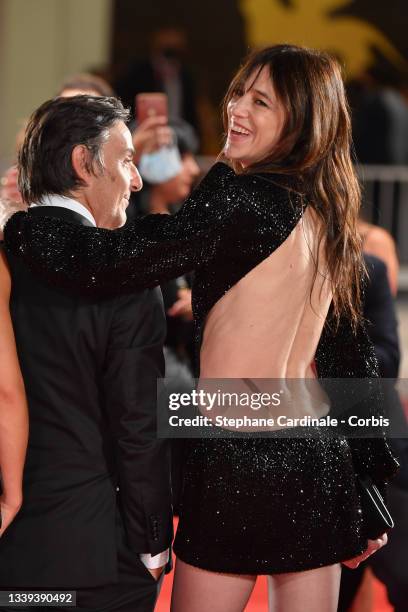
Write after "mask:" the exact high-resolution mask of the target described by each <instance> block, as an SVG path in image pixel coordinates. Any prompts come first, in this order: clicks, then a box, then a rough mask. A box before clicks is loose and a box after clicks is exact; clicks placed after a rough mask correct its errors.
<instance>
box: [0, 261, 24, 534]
mask: <svg viewBox="0 0 408 612" xmlns="http://www.w3.org/2000/svg"><path fill="white" fill-rule="evenodd" d="M0 297H1V300H0V329H1V335H0V372H1V375H0V473H1V485H2V486H1V495H0V517H1V522H0V537H1V536H2V535H3V534H4V532H5V531H6V529H7V528H8V527H9V525H10V523H11V522H12V521H13V519H14V518H15V516H16V514H17V513H18V511H19V510H20V507H21V503H22V495H23V494H22V480H23V467H24V459H25V454H26V448H27V434H28V412H27V402H26V397H25V392H24V383H23V379H22V376H21V372H20V368H19V365H18V359H17V352H16V346H15V341H14V334H13V328H12V326H11V321H10V313H9V308H8V304H9V298H10V275H9V272H8V268H7V264H6V260H5V257H4V253H3V252H2V251H1V250H0Z"/></svg>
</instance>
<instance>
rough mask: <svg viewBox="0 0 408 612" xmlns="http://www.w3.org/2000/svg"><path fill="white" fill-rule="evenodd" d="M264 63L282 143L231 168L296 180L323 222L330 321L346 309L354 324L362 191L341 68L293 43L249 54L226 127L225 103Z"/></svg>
mask: <svg viewBox="0 0 408 612" xmlns="http://www.w3.org/2000/svg"><path fill="white" fill-rule="evenodd" d="M264 67H267V68H268V69H269V72H270V77H271V81H272V84H273V87H274V91H275V93H276V96H277V98H278V100H279V101H280V102H281V103H282V105H283V107H284V109H285V121H284V125H283V128H282V133H281V138H280V141H279V142H278V144H277V145H275V146H274V147H273V150H272V151H271V153H270V154H269V155H268V156H267V157H265V158H263V159H261V160H259V161H258V162H256V163H254V164H252V165H250V166H247V167H246V168H245V169H244V168H242V166H241V164H239V163H238V162H231V165H232V166H233V168H234V170H235V172H236V173H251V174H253V173H265V172H266V173H278V174H280V175H292V176H293V177H295V178H296V183H297V184H298V185H299V186H300V190H301V192H302V193H303V194H304V196H305V198H306V199H307V201H308V203H309V205H310V206H312V208H313V209H314V210H315V211H316V213H317V215H318V218H319V219H320V221H321V222H320V224H319V225H320V230H319V235H318V245H319V247H320V244H321V242H322V240H324V244H325V247H324V248H325V255H326V262H327V268H328V275H329V278H330V281H331V286H332V292H333V312H334V316H335V321H336V322H338V321H339V319H340V316H341V315H342V314H345V315H346V316H348V317H349V318H350V319H351V321H352V324H353V327H355V326H356V325H357V323H358V321H359V319H360V311H361V288H360V285H361V273H362V270H364V264H363V259H362V251H361V241H360V238H359V236H358V233H357V217H358V212H359V208H360V201H361V193H360V186H359V183H358V180H357V176H356V172H355V169H354V167H353V163H352V160H351V154H350V151H351V122H350V115H349V109H348V104H347V100H346V96H345V92H344V86H343V80H342V76H341V69H340V67H339V64H338V62H337V61H336V60H335V59H334V58H332V57H331V56H330V55H328V54H327V53H324V52H320V51H314V50H311V49H306V48H303V47H297V46H294V45H276V46H273V47H268V48H266V49H263V50H261V51H256V52H254V53H253V54H252V55H250V56H249V58H248V59H247V60H246V62H245V63H244V65H243V66H242V68H241V69H240V70H239V71H238V73H237V74H236V76H235V77H234V79H233V80H232V82H231V85H230V86H229V88H228V91H227V94H226V96H225V99H224V102H223V122H224V130H225V132H227V130H228V115H227V106H228V103H229V101H230V100H231V98H232V97H233V96H234V95H235V94H236V93H237V92H238V91H242V90H244V88H245V86H248V82H249V83H250V79H252V80H253V81H254V80H255V79H256V77H257V75H258V74H259V72H260V71H261V70H262V68H264ZM317 252H319V248H318V249H317ZM318 264H319V262H318V261H317V262H316V269H315V276H314V280H315V279H316V276H317V274H318Z"/></svg>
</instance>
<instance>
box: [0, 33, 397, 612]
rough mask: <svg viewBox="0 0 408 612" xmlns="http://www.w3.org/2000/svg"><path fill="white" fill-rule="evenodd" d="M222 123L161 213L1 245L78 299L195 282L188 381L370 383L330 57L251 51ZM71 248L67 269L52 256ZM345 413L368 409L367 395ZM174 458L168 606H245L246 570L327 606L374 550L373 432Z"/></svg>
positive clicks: (254, 443) (298, 604)
mask: <svg viewBox="0 0 408 612" xmlns="http://www.w3.org/2000/svg"><path fill="white" fill-rule="evenodd" d="M310 109H312V112H310ZM223 117H224V127H225V132H226V142H225V146H224V149H223V155H222V157H221V159H222V160H223V162H226V163H223V162H221V161H220V162H219V163H216V164H215V165H214V167H213V168H212V169H211V170H210V172H209V173H208V174H207V176H206V177H205V178H204V180H203V181H202V182H201V183H200V185H199V186H198V188H197V189H196V190H195V191H194V192H193V194H192V195H191V196H190V198H188V200H187V201H186V202H185V204H184V206H183V207H182V208H181V209H180V210H179V211H178V212H177V213H176V214H175V215H167V214H161V215H160V214H154V215H147V216H145V217H143V218H141V219H137V220H136V221H134V222H133V223H131V224H129V225H128V226H126V227H125V228H123V229H121V230H120V231H116V232H115V231H114V232H107V231H103V230H98V229H92V228H83V229H81V230H80V231H81V234H80V235H78V234H77V233H76V234H75V237H73V236H72V235H71V234H70V230H69V226H68V224H66V223H63V222H60V220H58V221H56V220H48V221H47V220H46V222H45V223H42V224H38V223H37V222H36V220H35V219H34V218H33V217H32V216H30V215H29V214H27V213H17V214H16V215H14V217H13V218H12V219H11V220H10V221H9V224H8V226H7V228H6V235H5V238H6V245H7V247H8V248H9V249H10V250H11V251H12V253H13V254H15V255H16V257H19V258H22V259H23V261H24V262H25V263H26V265H28V266H29V267H31V268H34V270H35V272H36V273H37V275H39V276H40V277H41V278H43V280H45V281H48V283H51V284H56V285H57V286H59V287H63V288H65V289H66V290H68V291H71V292H74V293H84V294H86V295H94V294H95V293H98V294H100V293H103V294H106V295H115V294H118V293H119V294H120V293H121V292H127V291H130V290H131V289H132V288H133V289H134V288H136V287H143V286H152V285H154V284H159V283H163V282H164V281H166V280H168V279H170V278H175V277H178V276H180V274H184V273H186V272H189V271H192V270H194V272H195V280H194V285H193V311H194V317H195V323H196V342H197V349H198V350H199V351H200V375H201V377H202V378H203V379H206V378H210V379H211V378H212V379H214V378H215V379H219V378H233V379H242V378H243V377H245V378H247V377H253V378H292V377H295V378H298V379H299V378H300V379H301V380H302V381H304V380H306V379H309V378H311V379H313V378H314V377H315V375H314V372H315V371H316V375H317V376H318V377H319V378H339V377H340V378H343V377H346V378H350V379H354V378H356V379H359V378H362V379H369V378H376V377H378V368H377V362H376V359H375V354H374V348H373V346H372V344H371V342H370V340H369V338H368V337H367V333H366V330H365V327H364V323H363V321H362V318H361V311H360V308H359V307H360V305H361V293H360V265H361V244H360V240H359V239H358V235H357V231H356V221H357V215H358V211H359V208H360V190H359V185H358V181H357V178H356V175H355V170H354V167H353V165H352V162H351V159H350V144H351V141H350V138H351V129H350V128H351V126H350V118H349V115H348V107H347V102H346V99H345V94H344V88H343V83H342V78H341V69H340V67H339V65H338V63H337V62H336V61H335V60H334V59H333V58H331V57H330V56H329V55H327V54H325V53H321V52H318V51H313V50H310V49H305V48H301V47H296V46H293V45H276V46H274V47H270V48H266V49H263V50H260V51H258V52H256V53H254V54H252V55H251V56H250V57H249V59H248V60H247V61H246V63H245V64H244V66H243V67H242V68H241V69H240V71H239V72H238V73H237V74H236V76H235V77H234V79H233V81H232V83H231V85H230V87H229V89H228V92H227V95H226V98H225V101H224V106H223ZM33 236H35V239H34V240H33ZM40 237H41V242H42V244H41V248H39V247H38V244H37V240H38V239H39V238H40ZM44 245H47V248H44ZM79 245H80V250H81V254H82V256H81V257H80V258H78V260H77V266H76V267H73V266H72V265H70V264H67V265H65V266H58V268H56V266H55V264H54V263H53V262H52V261H51V260H50V257H49V254H50V252H54V251H55V250H57V251H58V252H60V250H62V252H64V253H66V254H68V255H71V254H73V253H75V252H76V251H77V250H78V248H79ZM360 403H363V404H364V406H363V410H365V409H367V410H368V413H369V414H372V412H371V411H372V410H374V414H375V413H376V410H379V411H380V414H381V401H380V398H378V397H377V396H376V395H375V396H372V395H370V396H369V397H367V401H366V400H363V401H362V402H360ZM367 404H368V405H367ZM343 408H345V407H343ZM377 414H378V413H377ZM187 455H188V458H187V460H186V465H185V478H184V483H183V499H182V509H181V513H180V522H179V528H178V532H177V536H176V540H175V545H174V549H175V552H176V554H177V557H178V559H177V566H176V575H175V580H174V588H173V604H172V605H173V609H174V611H175V612H184V611H186V612H201V611H206V610H208V609H211V610H212V612H216V611H220V612H227V611H234V612H235V611H236V610H243V609H244V607H245V605H246V603H247V601H248V599H249V597H250V594H251V592H252V590H253V588H254V584H255V582H256V577H257V575H259V574H266V575H268V578H269V586H270V594H271V598H270V602H271V610H276V609H279V610H280V611H285V610H287V611H288V612H298V611H299V612H305V610H310V611H313V612H315V610H319V611H321V612H334V611H335V610H336V609H337V600H338V589H339V583H340V573H341V572H340V562H342V563H344V564H347V565H348V566H350V567H356V566H358V564H359V563H360V562H362V561H363V560H365V559H366V558H367V557H368V556H369V555H371V554H372V553H373V552H375V551H376V550H378V549H379V548H380V547H381V546H383V545H384V543H385V542H386V534H382V533H379V532H378V531H377V532H376V534H369V533H368V530H367V529H368V525H367V517H366V516H365V514H364V512H363V509H362V504H361V498H360V495H359V491H358V488H357V484H356V475H357V474H360V475H367V476H369V477H370V478H371V479H372V480H373V482H375V483H376V484H377V485H378V486H380V487H382V486H383V485H384V483H385V482H386V481H388V480H389V479H390V478H392V476H393V475H394V474H395V472H396V469H397V467H398V464H397V462H396V461H395V459H394V457H393V455H392V453H391V452H390V449H389V446H388V445H387V442H386V440H385V439H384V438H383V437H381V436H380V437H379V438H373V439H361V438H352V437H346V436H345V435H340V436H334V437H332V436H329V438H326V436H325V435H324V434H322V437H321V438H318V440H316V439H315V438H314V437H309V436H306V437H300V436H299V437H293V438H280V437H279V436H278V437H277V438H275V437H272V438H249V439H235V438H232V439H231V438H230V437H228V436H227V437H225V438H220V439H215V440H207V439H192V440H189V441H188V452H187ZM369 535H371V537H372V538H375V539H370V538H369V537H368V536H369Z"/></svg>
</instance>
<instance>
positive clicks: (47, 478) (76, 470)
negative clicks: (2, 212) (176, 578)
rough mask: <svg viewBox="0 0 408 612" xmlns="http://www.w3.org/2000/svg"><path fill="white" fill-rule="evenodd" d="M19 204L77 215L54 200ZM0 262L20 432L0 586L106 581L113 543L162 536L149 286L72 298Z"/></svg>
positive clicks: (165, 484)
mask: <svg viewBox="0 0 408 612" xmlns="http://www.w3.org/2000/svg"><path fill="white" fill-rule="evenodd" d="M29 214H33V215H48V216H56V217H63V218H65V219H68V220H70V221H71V222H73V223H81V224H82V225H87V224H88V222H87V220H86V219H84V218H83V217H82V216H81V215H78V214H77V213H74V212H71V211H69V210H67V209H62V208H57V207H46V208H45V207H44V208H42V207H41V208H40V207H39V208H35V209H33V210H32V211H31V212H30V213H29ZM8 260H9V264H10V268H11V274H12V296H11V313H12V319H13V325H14V331H15V335H16V341H17V348H18V354H19V359H20V364H21V368H22V371H23V377H24V381H25V385H26V392H27V396H28V403H29V414H30V436H29V447H28V454H27V461H26V466H25V470H24V502H23V507H22V509H21V511H20V513H19V514H18V516H17V518H16V520H15V521H14V522H13V523H12V525H11V526H10V528H9V529H8V530H7V532H6V533H5V535H4V537H3V538H2V539H1V540H0V586H3V585H4V586H9V587H18V586H20V587H37V588H41V587H42V588H44V587H48V588H49V587H56V588H64V587H72V588H79V587H93V586H99V585H104V584H110V583H113V582H115V580H116V578H117V551H118V546H119V545H120V546H123V545H124V546H126V547H127V548H128V549H129V550H130V551H131V552H132V553H134V557H135V560H136V561H135V562H137V559H138V554H139V553H148V552H150V553H152V554H156V553H158V552H161V551H163V550H164V549H166V548H167V547H168V546H169V545H170V542H171V536H172V515H171V502H170V476H169V458H168V447H167V443H165V442H164V441H162V440H157V439H156V437H155V427H156V379H157V378H158V377H160V376H163V375H164V364H163V355H162V343H163V340H164V336H165V318H164V313H163V304H162V299H161V295H160V292H159V290H156V289H154V290H145V291H140V292H138V293H135V294H133V295H128V296H122V297H118V298H115V299H109V300H105V301H97V300H94V299H84V298H78V297H72V296H70V295H67V294H65V293H62V292H59V291H57V290H55V289H53V288H51V287H49V286H45V285H43V284H41V283H40V282H39V281H38V280H37V279H36V277H34V276H33V275H32V274H31V273H30V272H29V271H28V269H27V268H26V267H25V266H24V264H22V263H21V261H19V260H17V259H15V258H14V257H12V256H11V255H9V254H8ZM118 488H119V491H118Z"/></svg>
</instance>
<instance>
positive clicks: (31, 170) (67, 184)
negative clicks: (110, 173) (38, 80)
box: [18, 96, 129, 204]
mask: <svg viewBox="0 0 408 612" xmlns="http://www.w3.org/2000/svg"><path fill="white" fill-rule="evenodd" d="M128 119H129V111H128V110H126V109H125V108H124V107H123V105H122V103H121V102H120V100H118V99H117V98H112V97H109V98H108V97H94V96H74V97H72V98H54V99H53V100H49V101H48V102H44V104H42V105H41V106H40V107H39V108H38V109H37V110H36V111H35V112H34V113H33V114H32V115H31V117H30V120H29V123H28V126H27V130H26V134H25V138H24V142H23V144H22V146H21V149H20V151H19V156H18V165H19V177H18V184H19V189H20V192H21V195H22V198H23V200H24V202H25V203H26V204H31V203H32V202H39V201H41V199H42V198H43V196H44V195H47V194H55V195H68V194H69V193H70V192H71V191H72V190H74V189H76V188H78V187H80V186H82V185H83V181H82V180H81V179H80V178H79V177H78V176H77V174H76V173H75V170H74V168H73V167H72V161H71V156H72V151H73V149H74V147H76V146H77V145H84V146H85V147H86V148H87V149H88V151H89V160H88V170H89V171H90V172H93V173H94V174H95V175H96V174H97V170H99V172H103V159H102V154H101V149H102V146H103V144H104V143H105V142H106V141H107V140H108V136H109V130H110V128H111V127H112V126H113V125H114V124H115V123H116V122H117V121H125V122H126V121H128Z"/></svg>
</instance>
